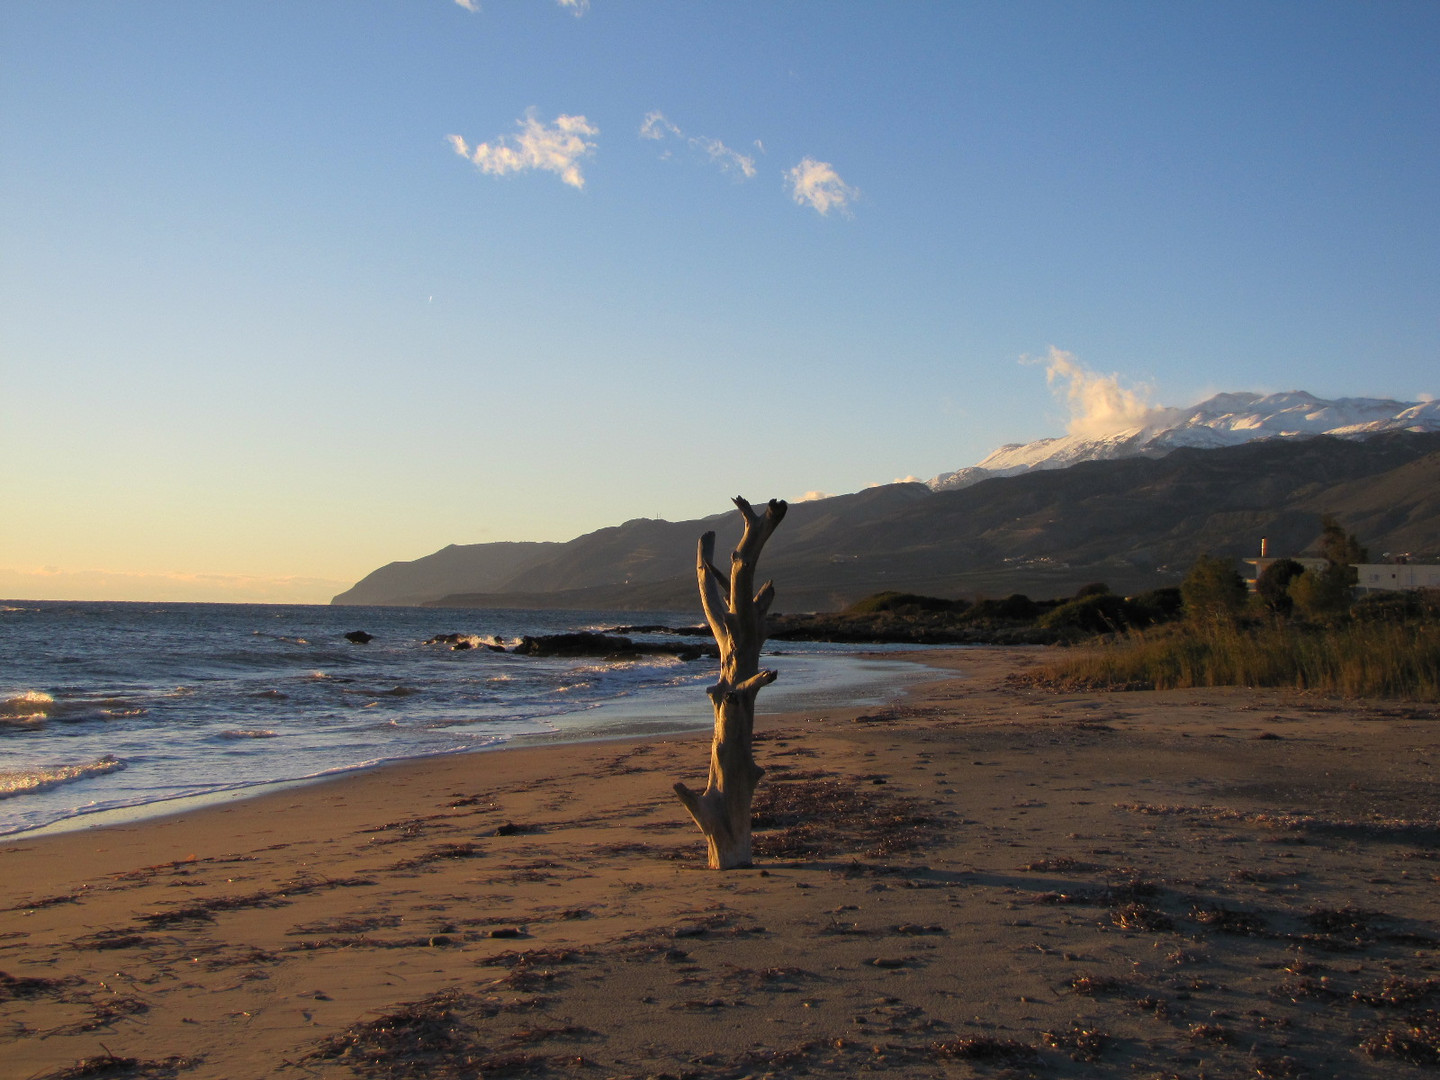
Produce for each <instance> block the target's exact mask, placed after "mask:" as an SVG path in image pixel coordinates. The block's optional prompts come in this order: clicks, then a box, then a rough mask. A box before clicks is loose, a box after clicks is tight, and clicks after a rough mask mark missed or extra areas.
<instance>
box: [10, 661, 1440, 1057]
mask: <svg viewBox="0 0 1440 1080" xmlns="http://www.w3.org/2000/svg"><path fill="white" fill-rule="evenodd" d="M1045 656H1046V654H1045V652H1044V651H1043V650H1039V649H978V650H956V651H953V652H944V653H928V654H926V655H925V661H926V662H927V663H929V664H931V665H934V666H935V667H936V672H935V675H936V680H935V681H934V682H933V683H930V684H927V685H924V686H922V687H920V688H918V689H915V690H912V691H910V692H909V693H907V694H906V695H905V696H904V697H903V698H901V699H899V700H898V701H897V702H896V704H895V705H893V706H891V707H887V708H885V709H882V710H879V711H875V710H871V711H869V712H866V713H862V712H860V711H859V710H850V711H846V710H843V709H839V710H827V711H826V712H824V713H816V714H813V715H811V714H796V715H785V716H766V715H764V713H765V709H764V706H765V699H764V696H763V695H762V696H761V699H760V712H761V714H762V718H761V720H760V721H759V723H758V724H757V729H758V730H759V732H760V733H761V734H760V736H759V741H758V743H757V748H756V756H757V759H758V760H759V762H760V764H761V765H762V766H763V767H764V768H765V769H766V770H767V775H766V778H765V780H764V781H763V782H762V785H761V789H760V794H759V795H758V796H757V803H756V811H757V834H756V836H757V840H756V849H757V855H758V858H757V863H756V866H755V867H754V868H753V869H748V870H739V871H730V872H726V873H715V872H711V871H708V870H706V869H704V865H703V853H704V845H703V842H702V839H701V837H700V835H699V833H698V832H697V830H696V829H695V828H694V826H693V824H692V823H690V821H689V820H688V818H687V817H686V815H685V813H684V810H683V808H682V807H681V806H680V804H679V803H678V801H677V800H676V799H675V797H674V795H673V793H672V792H671V790H670V787H671V784H672V783H673V782H674V781H676V780H684V781H686V782H687V783H691V784H697V783H698V784H701V785H703V780H704V772H705V765H706V760H707V755H708V736H686V737H683V738H677V737H669V738H654V739H649V740H640V741H632V742H602V743H590V744H578V745H564V746H550V747H535V748H526V749H509V750H505V751H502V752H500V753H492V754H473V755H465V756H454V757H445V758H439V759H427V760H423V761H414V762H409V763H405V764H401V765H395V766H389V767H385V768H381V769H376V770H373V771H369V772H366V773H362V774H358V775H353V776H350V777H347V778H343V779H339V780H334V781H329V782H325V783H319V784H314V785H310V786H305V787H300V788H294V789H289V790H285V791H281V792H278V793H272V794H269V795H265V796H261V797H257V798H254V799H249V800H245V801H241V802H235V803H231V804H228V805H225V806H218V807H211V808H207V809H203V810H197V811H194V812H191V813H187V814H183V815H178V816H173V817H168V818H163V819H158V820H152V821H148V822H143V823H138V824H129V825H116V826H108V827H104V828H98V829H88V830H83V831H77V832H71V833H65V834H61V835H54V836H44V837H37V836H26V835H21V836H19V837H17V838H13V839H10V840H8V841H7V842H5V843H3V844H0V880H3V885H0V908H3V911H0V1042H3V1047H0V1061H3V1062H4V1064H3V1066H0V1072H3V1074H4V1075H5V1076H7V1077H16V1078H22V1077H33V1078H38V1077H80V1076H107V1077H108V1076H116V1077H121V1076H124V1077H131V1076H143V1077H170V1076H174V1077H182V1078H192V1077H193V1078H196V1080H200V1078H229V1080H244V1078H252V1077H256V1078H258V1077H275V1076H278V1077H294V1078H297V1080H299V1078H305V1077H326V1078H330V1077H333V1078H342V1077H352V1076H353V1077H422V1076H423V1077H437V1078H438V1077H451V1076H454V1077H473V1076H480V1077H489V1076H539V1077H545V1076H557V1077H558V1076H567V1077H568V1076H573V1077H596V1078H601V1077H694V1078H711V1077H715V1078H722V1077H723V1078H731V1077H734V1078H739V1077H750V1076H753V1077H759V1076H765V1075H775V1076H794V1075H817V1076H825V1075H834V1076H841V1075H853V1074H855V1073H892V1074H895V1075H904V1076H917V1077H931V1076H933V1077H963V1076H972V1075H974V1076H1031V1075H1035V1076H1058V1077H1065V1076H1077V1077H1079V1076H1110V1075H1114V1076H1139V1077H1186V1078H1197V1080H1198V1078H1200V1077H1260V1078H1268V1077H1330V1076H1355V1077H1367V1076H1377V1077H1378V1076H1386V1077H1393V1076H1406V1075H1415V1076H1420V1075H1432V1074H1433V1073H1432V1070H1431V1068H1427V1066H1432V1067H1433V1066H1434V1065H1435V1064H1436V1063H1440V970H1437V960H1440V952H1437V950H1440V898H1437V888H1436V881H1437V870H1440V868H1437V860H1440V843H1437V841H1440V796H1437V789H1436V785H1435V764H1436V762H1440V729H1437V728H1436V726H1435V720H1436V719H1437V715H1436V711H1435V709H1434V708H1433V707H1423V706H1410V705H1405V704H1398V703H1384V702H1360V703H1356V702H1347V701H1342V700H1337V699H1329V698H1323V697H1317V696H1312V695H1301V694H1297V693H1291V692H1283V691H1254V690H1243V689H1227V690H1203V691H1193V690H1187V691H1171V692H1138V693H1137V692H1131V693H1113V694H1089V693H1084V694H1081V693H1075V694H1068V693H1056V692H1051V691H1045V690H1039V689H1035V688H1033V687H1030V686H1028V685H1027V684H1025V683H1023V682H1017V681H1015V680H1014V679H1012V678H1009V676H1011V675H1012V674H1013V673H1015V672H1018V671H1023V670H1024V669H1025V668H1027V667H1031V666H1034V665H1035V664H1037V663H1039V662H1041V661H1042V660H1043V659H1044V658H1045Z"/></svg>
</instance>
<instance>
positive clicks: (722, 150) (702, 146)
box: [640, 109, 755, 180]
mask: <svg viewBox="0 0 1440 1080" xmlns="http://www.w3.org/2000/svg"><path fill="white" fill-rule="evenodd" d="M670 136H674V137H675V138H677V139H684V140H685V143H686V145H688V146H689V147H690V148H691V149H692V150H694V151H696V152H697V153H700V154H703V155H705V157H706V158H707V159H708V160H709V161H710V162H712V163H713V164H715V165H718V166H719V167H720V169H721V171H723V172H727V173H732V174H736V173H738V174H739V175H740V176H741V177H743V178H744V179H746V180H749V179H750V178H751V177H753V176H754V175H755V159H754V158H753V157H749V156H748V155H745V154H742V153H740V152H739V151H738V150H732V149H731V148H730V147H728V146H726V145H725V144H724V143H723V142H721V141H720V140H719V139H712V138H710V137H709V136H708V135H686V134H685V133H684V132H683V131H681V130H680V127H679V125H677V124H675V123H674V122H673V121H672V120H670V119H669V117H667V116H666V115H665V114H664V113H662V112H661V111H660V110H659V109H655V110H653V111H651V112H648V113H646V114H645V119H644V120H643V121H641V123H640V138H642V139H650V140H652V141H654V142H659V141H661V140H662V139H665V138H668V137H670Z"/></svg>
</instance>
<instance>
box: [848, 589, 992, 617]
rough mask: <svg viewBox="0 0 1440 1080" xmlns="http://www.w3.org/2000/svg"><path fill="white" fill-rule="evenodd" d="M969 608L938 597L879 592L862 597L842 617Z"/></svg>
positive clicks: (968, 604)
mask: <svg viewBox="0 0 1440 1080" xmlns="http://www.w3.org/2000/svg"><path fill="white" fill-rule="evenodd" d="M968 607H970V603H969V601H967V600H944V599H942V598H940V597H938V596H919V595H917V594H915V593H907V592H893V591H889V592H879V593H875V594H874V595H872V596H867V597H864V598H863V599H861V600H857V601H855V603H853V604H851V605H850V606H849V607H847V608H846V609H845V610H844V611H843V612H842V614H844V615H878V614H881V613H885V612H889V613H894V614H897V615H915V614H918V613H920V612H934V611H945V612H952V611H953V612H959V611H964V610H965V609H966V608H968Z"/></svg>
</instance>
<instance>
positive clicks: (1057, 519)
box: [333, 392, 1440, 612]
mask: <svg viewBox="0 0 1440 1080" xmlns="http://www.w3.org/2000/svg"><path fill="white" fill-rule="evenodd" d="M1162 414H1163V415H1162ZM981 470H983V472H982V471H981ZM749 494H752V495H753V496H755V497H757V498H758V497H760V496H763V495H764V494H765V493H763V492H755V493H749ZM1325 514H1333V515H1334V516H1335V517H1337V518H1338V519H1339V520H1340V521H1341V523H1342V524H1343V525H1344V526H1345V528H1346V529H1348V530H1350V531H1353V532H1355V533H1356V535H1357V536H1358V538H1359V539H1360V541H1361V542H1362V543H1364V544H1367V545H1368V546H1369V547H1370V550H1371V553H1372V556H1374V557H1379V556H1380V555H1381V553H1385V552H1389V553H1400V552H1413V553H1419V554H1434V553H1440V403H1437V402H1424V403H1409V404H1407V403H1404V402H1394V401H1377V400H1375V399H1353V398H1352V399H1343V400H1340V401H1323V400H1321V399H1318V398H1314V397H1312V396H1310V395H1308V394H1304V393H1301V392H1295V393H1291V394H1273V395H1268V396H1260V395H1255V394H1221V395H1217V396H1216V397H1214V398H1211V399H1209V400H1208V401H1206V402H1203V403H1201V404H1200V405H1197V406H1194V407H1193V408H1191V409H1185V410H1179V409H1174V410H1156V411H1155V412H1154V413H1153V414H1151V415H1149V416H1147V417H1146V418H1145V420H1144V422H1143V423H1141V424H1140V425H1138V426H1136V427H1133V428H1131V429H1129V430H1126V431H1122V432H1117V433H1113V434H1110V435H1107V436H1103V437H1100V438H1082V437H1080V436H1076V435H1070V436H1065V437H1063V438H1058V439H1042V440H1040V441H1038V442H1036V443H1029V444H1026V445H1023V446H1007V447H1002V448H1001V449H1000V450H997V451H996V452H995V453H993V454H991V455H990V456H989V457H987V458H986V459H985V460H984V461H982V462H981V463H980V464H979V465H976V466H972V467H971V468H970V469H968V470H965V469H962V470H958V471H957V472H955V473H948V474H945V475H944V476H941V477H936V478H935V480H932V481H931V482H930V483H929V484H928V485H927V484H920V483H903V484H890V485H884V486H881V487H875V488H870V489H867V490H865V491H861V492H857V493H855V494H853V495H842V496H837V497H834V498H829V499H823V500H817V501H814V502H804V503H796V504H792V506H791V507H790V512H789V515H788V516H787V517H786V520H785V523H784V525H783V526H782V527H781V528H780V529H779V530H778V531H777V532H776V533H775V536H774V537H773V538H772V539H771V541H770V544H769V546H768V547H767V549H766V554H765V564H766V565H765V568H764V570H765V573H766V574H767V575H768V576H770V577H773V578H774V580H775V582H776V586H777V590H778V600H777V605H776V606H777V610H781V611H789V612H798V611H824V610H835V609H837V608H840V607H843V606H845V605H846V604H847V603H850V602H852V601H854V600H856V599H858V598H860V597H862V596H865V595H868V594H871V593H874V592H879V591H882V590H887V589H896V590H902V591H909V592H919V593H925V594H928V595H935V596H945V597H957V596H965V597H967V598H973V597H974V596H976V595H988V596H1005V595H1009V594H1011V593H1016V592H1021V593H1026V594H1029V595H1032V596H1036V597H1048V596H1063V595H1068V594H1070V593H1073V592H1074V591H1075V589H1077V588H1078V587H1080V586H1081V585H1084V584H1087V583H1090V582H1093V581H1097V580H1103V581H1105V582H1106V583H1107V584H1108V585H1109V586H1110V587H1111V588H1113V589H1116V590H1118V591H1122V592H1136V591H1140V590H1143V589H1148V588H1154V587H1157V586H1160V585H1170V584H1175V583H1177V582H1178V581H1179V580H1180V578H1181V577H1182V576H1183V574H1184V571H1185V570H1186V569H1187V568H1188V567H1189V565H1190V564H1191V563H1193V562H1194V560H1195V559H1196V558H1197V557H1198V556H1199V555H1201V554H1205V553H1210V554H1219V555H1229V556H1241V555H1248V554H1258V549H1259V543H1260V539H1261V538H1262V537H1265V538H1268V540H1269V550H1270V552H1271V554H1300V553H1302V552H1304V551H1305V550H1306V549H1307V548H1309V547H1310V546H1311V545H1312V544H1313V543H1314V542H1315V540H1316V539H1317V538H1318V536H1319V534H1320V528H1321V526H1320V519H1321V517H1322V516H1323V515H1325ZM710 529H714V530H716V531H717V533H718V534H719V536H718V542H719V544H720V545H721V547H720V549H719V550H721V551H723V550H726V546H727V545H728V546H733V545H734V544H735V543H736V542H737V541H738V539H739V531H740V530H739V515H738V514H736V513H734V512H733V511H729V512H726V513H721V514H717V515H715V516H713V517H709V518H704V519H701V520H698V521H687V522H669V521H660V520H652V519H644V518H642V519H637V520H635V521H629V522H626V523H624V524H623V525H617V526H612V527H610V528H605V529H600V530H597V531H596V532H592V533H587V534H585V535H583V536H580V537H577V538H575V539H574V540H571V541H569V542H566V543H491V544H466V545H453V544H452V545H450V546H449V547H446V548H443V549H442V550H440V551H437V552H435V553H434V554H432V555H427V556H425V557H424V558H420V559H416V560H413V561H410V562H395V563H390V564H389V565H387V566H384V567H381V568H380V569H378V570H376V571H374V572H373V573H371V574H369V575H367V576H366V577H365V578H364V579H362V580H361V581H360V582H358V583H357V584H356V585H355V586H353V587H352V588H351V589H349V590H347V591H346V592H344V593H342V594H340V595H339V596H337V597H335V599H334V601H333V603H336V604H378V605H428V606H442V607H482V608H483V607H519V608H552V609H553V608H578V609H586V608H613V609H623V610H667V611H688V610H690V609H691V608H693V607H694V606H695V603H696V601H695V599H694V595H695V579H694V558H695V555H694V551H695V542H696V539H697V538H698V537H699V535H700V534H701V533H703V532H705V531H706V530H710Z"/></svg>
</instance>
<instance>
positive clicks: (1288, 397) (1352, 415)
mask: <svg viewBox="0 0 1440 1080" xmlns="http://www.w3.org/2000/svg"><path fill="white" fill-rule="evenodd" d="M1382 431H1440V400H1433V401H1421V402H1415V401H1391V400H1389V399H1386V398H1339V399H1337V400H1334V401H1326V400H1324V399H1323V398H1317V397H1315V396H1314V395H1312V394H1307V393H1305V391H1303V390H1293V391H1291V392H1289V393H1284V394H1216V395H1215V396H1214V397H1212V398H1208V399H1207V400H1205V401H1202V402H1200V404H1198V405H1192V406H1190V407H1189V408H1188V409H1168V408H1161V409H1154V410H1152V411H1151V412H1149V413H1147V414H1145V415H1144V416H1143V417H1141V418H1140V422H1139V423H1136V424H1133V425H1130V426H1128V427H1124V428H1121V429H1120V430H1118V431H1111V432H1107V433H1106V434H1103V435H1100V436H1094V435H1083V434H1071V435H1064V436H1060V437H1058V438H1053V439H1038V440H1036V441H1035V442H1030V443H1009V444H1007V445H1005V446H1002V447H1000V448H999V449H998V450H996V451H994V452H993V453H992V454H990V455H989V456H988V457H987V458H985V460H983V461H981V462H980V463H979V464H978V465H971V466H968V467H966V468H963V469H956V470H955V471H954V472H948V473H942V474H940V475H939V476H937V477H935V478H934V479H932V480H931V481H930V482H929V485H928V486H929V487H930V488H932V489H933V490H935V491H953V490H955V489H957V488H962V487H969V486H970V485H971V484H977V483H979V482H980V481H981V480H988V479H990V478H991V477H995V476H1015V475H1017V474H1019V473H1023V472H1029V471H1030V470H1031V469H1064V468H1068V467H1069V466H1071V465H1075V464H1078V463H1079V462H1082V461H1111V460H1114V459H1115V458H1122V457H1137V456H1143V457H1162V456H1163V455H1165V454H1168V453H1169V452H1170V451H1171V450H1175V449H1177V448H1179V447H1182V446H1189V447H1196V448H1201V449H1213V448H1215V447H1220V446H1238V445H1239V444H1241V443H1246V442H1253V441H1254V440H1256V439H1287V438H1300V437H1304V436H1307V435H1335V436H1339V437H1341V438H1357V437H1364V436H1366V435H1374V434H1377V433H1379V432H1382Z"/></svg>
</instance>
